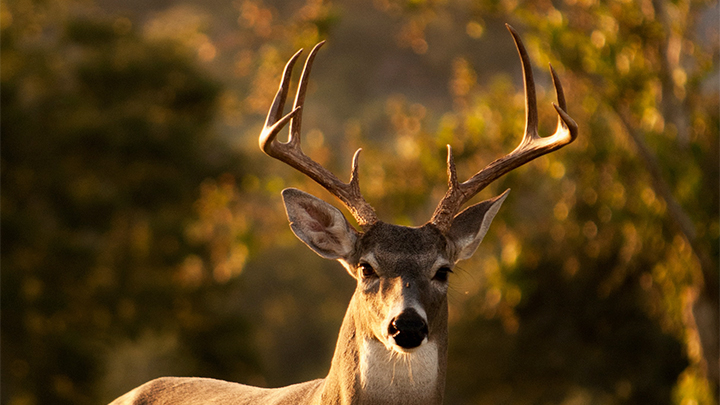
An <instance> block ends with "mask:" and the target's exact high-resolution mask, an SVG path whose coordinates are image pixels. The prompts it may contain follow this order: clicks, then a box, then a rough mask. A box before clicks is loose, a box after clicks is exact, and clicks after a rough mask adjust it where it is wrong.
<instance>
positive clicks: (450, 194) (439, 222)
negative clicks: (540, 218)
mask: <svg viewBox="0 0 720 405" xmlns="http://www.w3.org/2000/svg"><path fill="white" fill-rule="evenodd" d="M505 26H506V27H507V29H508V30H509V31H510V34H512V36H513V39H514V40H515V46H516V47H517V50H518V53H519V54H520V61H521V62H522V67H523V73H524V76H523V81H524V83H525V135H524V136H523V139H522V141H521V142H520V145H518V146H517V148H515V150H513V151H512V152H510V153H509V154H508V155H506V156H504V157H502V158H500V159H497V160H495V161H493V162H492V163H490V164H489V165H487V166H486V167H485V168H484V169H482V170H480V171H479V172H477V173H476V174H475V175H474V176H472V177H471V178H470V179H468V180H467V181H465V182H463V183H458V180H457V173H456V172H455V161H454V159H453V154H452V148H450V145H448V158H447V164H448V187H449V189H448V191H447V193H446V194H445V197H443V199H442V200H441V201H440V204H438V206H437V208H436V209H435V213H434V214H433V216H432V219H431V220H430V222H431V223H433V224H434V225H435V226H437V227H438V228H439V229H440V230H441V231H443V232H445V231H447V230H448V229H449V228H450V224H451V223H452V220H453V217H454V216H455V215H456V214H457V213H458V211H459V210H460V207H462V205H463V204H465V203H466V202H467V201H468V200H470V199H471V198H472V197H473V196H475V195H476V194H477V193H479V192H480V191H481V190H482V189H484V188H485V187H487V186H488V185H489V184H490V183H492V182H493V181H495V180H496V179H497V178H499V177H500V176H502V175H504V174H505V173H508V172H510V171H511V170H513V169H515V168H517V167H520V166H522V165H524V164H525V163H527V162H530V161H531V160H533V159H535V158H537V157H540V156H542V155H544V154H546V153H549V152H552V151H554V150H557V149H560V148H562V147H563V146H565V145H567V144H569V143H571V142H572V141H574V140H575V138H576V137H577V131H578V127H577V124H576V123H575V121H573V119H572V118H570V116H569V115H568V114H567V113H566V112H565V111H566V110H567V106H566V104H565V95H564V94H563V89H562V85H561V84H560V79H559V78H558V76H557V73H555V70H554V69H553V68H552V66H550V71H551V73H552V79H553V84H554V85H555V92H556V93H557V100H558V104H557V105H556V104H555V103H553V107H555V110H557V113H558V116H559V117H558V125H557V129H556V130H555V133H554V134H553V135H552V136H548V137H545V138H543V137H540V135H538V114H537V102H536V97H535V82H534V81H533V73H532V67H531V66H530V58H529V57H528V54H527V51H526V50H525V46H524V45H523V43H522V41H521V40H520V35H519V34H518V33H517V31H515V29H513V28H512V27H511V26H510V25H508V24H505Z"/></svg>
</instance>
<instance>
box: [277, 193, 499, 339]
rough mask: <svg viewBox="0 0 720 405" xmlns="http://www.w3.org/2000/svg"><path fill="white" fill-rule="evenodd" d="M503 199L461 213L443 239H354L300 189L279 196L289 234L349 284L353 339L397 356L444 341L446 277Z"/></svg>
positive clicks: (378, 233)
mask: <svg viewBox="0 0 720 405" xmlns="http://www.w3.org/2000/svg"><path fill="white" fill-rule="evenodd" d="M506 195H507V193H505V194H503V195H501V196H500V197H497V198H495V199H493V200H489V201H485V202H482V203H479V204H476V205H474V206H472V207H470V208H468V209H467V210H465V211H463V212H462V213H461V214H459V215H457V216H456V217H455V219H454V221H453V225H452V226H451V227H450V229H449V230H448V231H447V232H445V233H443V232H441V231H440V230H439V229H438V228H437V227H436V226H435V225H433V224H426V225H424V226H422V227H419V228H413V227H405V226H398V225H391V224H387V223H384V222H379V221H378V222H376V223H375V224H374V225H373V226H371V227H369V228H368V229H367V230H366V231H365V232H364V233H359V232H357V231H356V230H355V229H354V228H353V227H352V226H351V225H350V224H349V223H348V222H347V220H346V219H345V217H344V216H343V214H342V213H341V212H340V211H339V210H338V209H337V208H335V207H333V206H331V205H330V204H328V203H326V202H324V201H322V200H320V199H318V198H316V197H313V196H312V195H310V194H307V193H305V192H302V191H300V190H296V189H286V190H285V191H283V198H284V200H285V208H286V210H287V214H288V219H289V220H290V226H291V228H292V230H293V232H294V233H295V235H297V237H298V238H300V240H302V241H303V242H305V243H306V244H307V245H308V246H309V247H310V248H311V249H313V250H314V251H315V252H317V253H318V254H319V255H320V256H322V257H325V258H328V259H335V260H338V261H339V262H340V263H342V264H343V266H345V268H346V269H347V271H348V272H349V273H350V275H352V276H353V277H354V278H355V279H356V280H357V288H356V290H355V294H354V296H353V303H352V305H354V306H355V307H356V308H357V309H359V310H356V311H355V312H354V313H355V314H356V320H357V321H358V322H359V325H358V326H359V327H358V331H359V333H362V334H364V336H363V338H365V339H369V340H375V341H379V342H381V343H382V344H383V345H385V347H386V348H387V349H388V350H394V351H396V352H399V353H408V352H412V351H413V350H414V349H415V348H417V347H419V346H421V345H423V344H424V343H427V342H430V341H433V340H435V339H438V338H439V337H441V336H445V333H446V331H447V288H448V275H449V273H451V272H452V268H453V266H454V265H455V263H456V262H457V261H458V260H461V259H465V258H467V257H469V256H470V255H472V253H473V252H474V251H475V249H476V248H477V246H478V245H479V243H480V241H481V240H482V238H483V236H484V235H485V233H486V232H487V229H488V226H489V224H490V222H491V221H492V218H493V217H494V216H495V214H496V213H497V211H498V209H499V208H500V205H501V204H502V202H503V200H504V199H505V196H506Z"/></svg>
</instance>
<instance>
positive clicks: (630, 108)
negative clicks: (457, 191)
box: [0, 0, 720, 405]
mask: <svg viewBox="0 0 720 405" xmlns="http://www.w3.org/2000/svg"><path fill="white" fill-rule="evenodd" d="M719 12H720V11H719V10H718V3H717V2H716V1H710V0H705V1H703V0H700V1H695V0H673V1H663V0H552V1H551V0H542V1H522V0H478V1H470V0H374V1H361V0H345V1H340V0H337V1H331V0H289V1H286V0H224V1H219V0H187V1H171V0H124V1H120V0H0V29H1V30H2V32H1V36H0V44H1V46H2V49H1V55H0V57H1V61H2V63H1V65H0V67H1V73H2V75H1V89H0V90H1V97H2V99H1V102H2V109H1V113H2V127H1V128H2V136H1V141H2V148H1V152H2V160H1V166H0V168H1V170H2V194H1V198H2V199H1V202H2V206H1V213H2V251H1V253H2V273H1V277H2V282H1V285H2V295H1V297H2V353H1V355H2V393H1V394H0V395H1V397H0V398H1V402H2V403H3V404H8V405H32V404H102V403H107V402H109V401H111V400H112V399H114V398H115V397H116V396H118V395H120V394H122V393H124V392H126V391H128V390H129V389H131V388H133V387H135V386H137V385H139V384H141V383H143V382H145V381H148V380H150V379H152V378H154V377H158V376H164V375H175V376H205V377H215V378H222V379H226V380H231V381H238V382H243V383H248V384H253V385H261V386H269V387H275V386H280V385H285V384H290V383H294V382H299V381H303V380H309V379H312V378H319V377H322V376H324V375H325V374H326V373H327V370H328V369H329V364H330V358H331V356H332V351H333V348H334V345H335V339H336V337H337V333H338V330H339V326H340V323H341V320H342V316H343V314H344V312H345V308H346V306H347V303H348V301H349V299H350V296H351V294H352V292H353V289H354V282H353V280H352V279H351V278H350V277H349V276H348V275H347V274H346V272H345V270H344V269H342V267H341V266H340V265H339V264H337V263H334V262H330V261H326V260H323V259H321V258H320V257H318V256H316V255H315V254H314V253H313V252H312V251H310V250H309V249H308V248H306V247H305V246H304V245H302V244H301V243H300V242H299V241H298V240H296V239H295V238H294V236H293V235H292V233H291V232H290V229H289V227H288V225H287V220H286V219H285V214H284V209H283V207H282V202H281V198H280V191H281V190H282V189H283V188H285V187H289V186H293V187H298V188H301V189H303V190H305V191H308V192H311V193H313V194H315V195H317V196H319V197H321V198H324V199H326V200H327V201H328V202H331V203H333V204H335V205H336V206H339V205H340V204H338V203H337V201H335V200H334V199H333V197H331V196H329V195H328V194H327V193H326V192H325V191H324V190H322V189H321V188H320V187H319V186H316V185H315V184H312V183H311V181H308V180H307V179H305V178H303V176H302V175H299V174H297V173H296V172H294V171H293V170H292V169H290V168H289V167H287V166H285V165H283V164H281V163H279V162H277V161H275V160H273V159H271V158H269V157H267V156H265V155H264V154H263V153H262V152H261V151H260V150H259V149H258V147H257V137H258V134H259V131H260V128H261V127H262V123H263V120H264V115H265V114H266V112H267V109H268V108H269V106H270V103H271V101H272V98H273V96H274V93H275V91H276V89H277V85H278V83H279V77H280V74H281V71H282V67H283V65H284V63H285V62H286V60H287V59H288V58H289V57H290V56H291V55H292V54H293V53H294V52H295V51H296V50H297V49H298V48H301V47H304V48H306V49H309V48H310V47H311V46H312V45H314V44H315V43H317V42H318V41H320V40H323V39H326V40H327V41H328V42H327V44H326V45H325V47H324V48H323V49H322V50H321V51H320V53H319V55H318V57H317V59H316V62H315V67H314V69H313V75H312V78H311V81H310V90H309V94H308V100H307V103H306V108H305V109H304V121H303V124H304V140H303V142H304V144H303V148H304V150H305V151H306V153H308V154H309V155H310V156H311V157H313V158H314V159H315V160H317V161H319V162H320V163H322V164H324V165H325V166H326V167H328V168H330V169H331V170H333V171H334V172H335V173H337V175H338V176H339V177H340V178H341V179H347V178H349V172H350V160H351V156H352V153H353V152H354V151H355V150H356V149H357V148H358V147H362V148H363V151H364V152H363V155H362V159H361V166H360V180H361V186H362V189H363V193H364V195H365V197H366V199H368V201H369V202H370V203H371V204H372V205H373V206H375V208H376V210H377V212H378V214H379V216H380V218H381V219H382V220H385V221H388V222H394V223H398V224H404V225H421V224H423V223H424V222H425V221H427V220H428V219H429V218H430V215H431V213H432V211H433V209H434V207H435V205H436V204H437V202H438V201H439V199H440V197H441V196H442V195H443V194H444V192H445V190H446V181H447V179H446V173H445V170H446V169H445V154H446V147H445V145H446V144H451V145H452V147H453V150H454V151H455V154H456V162H457V164H458V172H459V176H460V177H462V178H468V177H469V176H471V175H472V174H473V173H475V172H476V171H478V170H479V169H480V168H482V167H484V166H485V165H486V164H487V163H489V162H491V161H492V160H494V159H496V158H498V157H500V156H502V155H504V154H506V153H508V152H509V151H511V150H512V149H513V148H514V147H515V145H516V144H517V143H518V142H519V140H520V138H521V134H522V131H523V125H524V119H523V118H524V113H523V90H522V77H521V67H520V63H519V60H518V57H517V52H516V50H515V48H514V45H513V42H512V39H511V37H510V35H509V33H508V32H507V31H506V30H505V27H504V23H506V22H507V23H510V24H512V25H513V26H514V27H515V28H516V29H517V30H518V31H520V33H521V35H522V37H523V39H524V41H525V44H526V46H527V47H528V50H529V53H530V56H531V58H532V60H533V64H534V65H535V75H536V82H537V86H538V99H539V113H540V119H541V133H542V134H550V133H551V132H552V131H553V130H554V127H555V124H556V113H555V111H554V109H553V108H552V106H551V102H553V101H555V95H554V92H553V89H552V83H551V80H550V76H549V70H548V67H547V66H548V62H550V63H552V65H553V67H554V68H555V69H556V70H557V71H558V73H559V75H560V77H561V79H562V83H563V85H564V88H565V92H566V96H567V99H568V104H569V105H568V109H569V113H570V115H571V116H572V117H573V118H574V119H575V120H576V121H577V122H578V124H579V125H580V135H579V138H578V139H577V141H576V142H575V143H573V144H572V145H570V146H568V147H566V148H564V149H562V150H560V151H558V152H555V153H553V154H551V155H549V156H545V157H542V158H540V159H538V160H536V161H534V162H533V163H531V164H528V165H527V166H525V167H523V168H520V169H518V170H516V171H514V172H513V173H510V174H508V175H506V176H505V177H503V178H502V179H500V180H498V181H497V182H496V183H495V184H493V185H492V186H490V187H489V188H488V190H486V191H484V192H483V193H481V195H480V196H478V197H476V199H475V200H476V201H479V200H481V199H485V198H489V197H491V196H495V195H497V194H499V193H500V192H502V191H503V190H505V189H506V188H510V187H511V188H512V189H513V192H512V193H511V194H510V197H509V198H508V199H507V201H506V202H505V204H504V205H503V207H502V210H501V212H500V213H499V215H498V217H496V219H495V221H494V223H493V225H492V227H491V230H490V232H489V233H488V236H487V237H486V238H485V241H484V243H483V245H482V246H481V247H480V249H479V250H478V252H477V253H476V254H475V256H474V257H473V258H472V259H470V260H468V261H465V262H461V263H460V265H459V269H458V270H456V273H455V274H453V275H452V277H451V280H450V293H449V302H450V346H449V365H448V378H447V392H446V401H445V402H446V403H448V404H568V405H570V404H578V405H579V404H678V405H694V404H716V403H717V402H716V401H717V396H716V393H717V388H718V330H719V329H718V246H719V243H718V236H719V234H720V227H719V224H718V211H719V208H718V193H719V187H718V186H719V177H718V169H719V163H718V162H719V159H718V150H719V146H718V142H719V140H718V132H719V129H718V128H719V126H720V121H719V117H718V115H719V114H718V112H719V110H720V106H719V104H718V91H719V85H720V84H719V80H718V78H719V73H720V72H718V66H719V63H718V62H719V60H718V49H719V48H718V46H719V45H718V44H719V41H718V39H719V35H720V34H719V33H718V27H719V26H720V24H719V23H718V14H719ZM298 75H299V68H296V76H298ZM283 136H284V135H283Z"/></svg>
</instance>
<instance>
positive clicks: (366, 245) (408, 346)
mask: <svg viewBox="0 0 720 405" xmlns="http://www.w3.org/2000/svg"><path fill="white" fill-rule="evenodd" d="M448 247H449V246H448V243H447V239H446V238H445V237H444V236H443V235H442V234H441V233H440V231H438V230H437V229H436V228H435V227H433V226H423V227H420V228H410V227H403V226H396V225H390V224H386V223H382V222H379V223H377V224H376V225H375V226H374V227H372V228H371V229H370V230H368V231H367V232H366V233H364V234H363V235H362V237H361V238H359V240H358V243H357V248H356V252H355V254H354V255H353V256H352V257H351V258H350V262H348V263H347V264H345V266H346V268H348V270H349V271H350V273H351V274H352V275H353V276H354V277H355V278H356V280H357V282H358V284H357V289H356V293H355V300H356V304H357V305H358V306H360V307H363V308H365V309H366V310H364V311H362V312H361V317H362V321H361V322H363V324H365V325H367V328H366V330H368V332H369V333H370V334H371V336H369V337H370V338H374V339H377V340H379V341H380V342H381V343H383V344H384V345H385V346H386V348H387V349H389V350H396V351H399V352H407V351H411V350H412V349H414V348H416V347H418V346H420V345H421V344H423V343H426V342H428V341H429V340H431V339H434V337H435V333H434V332H436V331H438V330H441V328H444V327H445V325H438V324H437V320H438V319H443V317H442V316H440V317H438V316H437V315H438V314H439V313H441V312H442V311H447V305H446V294H447V278H448V273H449V272H450V271H452V270H451V268H452V265H453V260H452V257H451V256H452V252H450V251H449V249H448Z"/></svg>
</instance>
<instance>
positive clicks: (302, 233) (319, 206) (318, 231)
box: [282, 188, 358, 259]
mask: <svg viewBox="0 0 720 405" xmlns="http://www.w3.org/2000/svg"><path fill="white" fill-rule="evenodd" d="M282 196H283V201H284V202H285V211H286V212H287V216H288V220H290V228H291V229H292V231H293V233H295V236H297V237H298V239H300V240H301V241H303V242H305V244H306V245H308V246H309V247H310V249H312V250H314V251H315V253H317V254H319V255H320V256H322V257H324V258H326V259H346V258H347V257H348V256H349V255H350V254H351V253H352V252H353V250H354V249H355V241H356V240H357V237H358V232H357V231H356V230H355V228H353V227H352V225H350V223H349V222H348V221H347V219H345V216H344V215H343V213H342V212H340V210H339V209H337V208H335V207H333V206H332V205H330V204H328V203H326V202H325V201H323V200H321V199H319V198H317V197H315V196H313V195H310V194H308V193H306V192H304V191H300V190H298V189H296V188H287V189H285V190H283V192H282Z"/></svg>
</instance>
